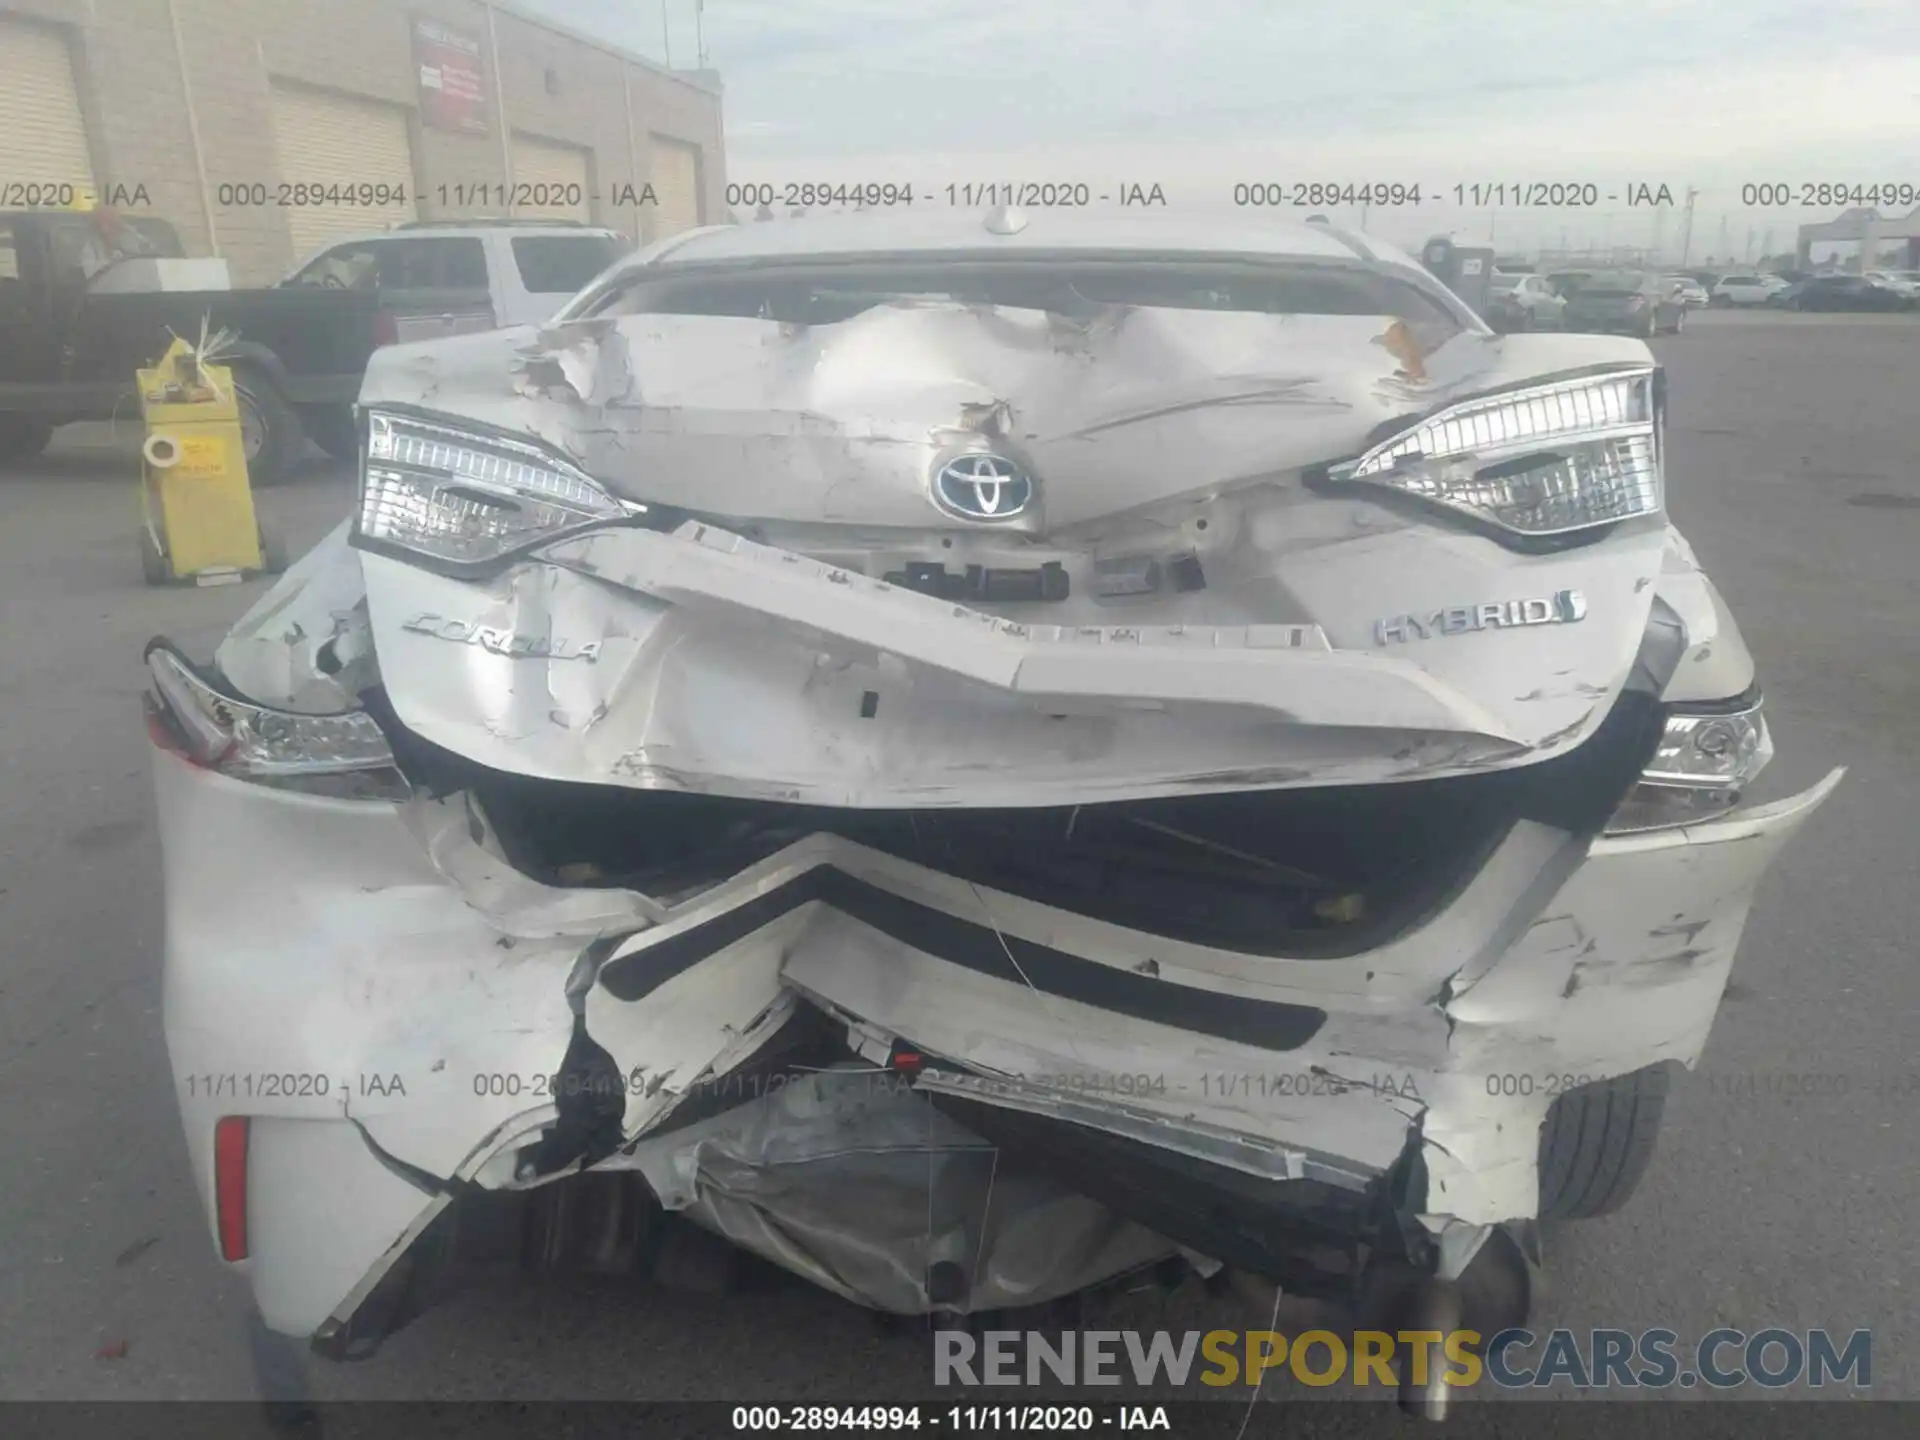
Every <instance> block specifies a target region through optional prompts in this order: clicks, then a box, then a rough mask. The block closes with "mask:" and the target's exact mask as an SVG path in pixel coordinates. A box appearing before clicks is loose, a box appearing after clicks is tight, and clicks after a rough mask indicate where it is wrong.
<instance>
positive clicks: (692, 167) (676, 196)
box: [651, 135, 700, 240]
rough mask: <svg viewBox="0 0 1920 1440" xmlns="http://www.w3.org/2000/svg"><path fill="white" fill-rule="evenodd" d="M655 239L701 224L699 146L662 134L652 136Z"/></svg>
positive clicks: (662, 238)
mask: <svg viewBox="0 0 1920 1440" xmlns="http://www.w3.org/2000/svg"><path fill="white" fill-rule="evenodd" d="M651 141H652V148H653V193H654V197H655V198H656V199H657V200H658V201H659V202H660V205H659V208H658V209H657V210H656V211H655V212H654V231H653V238H654V239H655V240H664V239H666V238H667V236H669V235H678V234H679V233H680V232H681V231H682V230H691V229H693V227H694V226H696V225H698V224H699V223H700V148H699V147H698V146H697V145H689V144H687V142H686V141H684V140H669V139H668V138H667V137H666V136H664V135H655V136H652V137H651Z"/></svg>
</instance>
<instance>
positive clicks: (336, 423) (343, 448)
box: [300, 405, 360, 460]
mask: <svg viewBox="0 0 1920 1440" xmlns="http://www.w3.org/2000/svg"><path fill="white" fill-rule="evenodd" d="M300 423H301V424H302V425H303V426H304V427H305V428H306V432H307V435H308V438H310V439H311V440H312V441H313V443H314V444H316V445H318V446H319V447H320V448H321V449H322V450H324V451H326V452H327V454H328V455H329V456H331V457H332V458H333V459H335V460H354V459H357V458H359V454H360V427H359V426H357V425H355V424H354V423H353V410H352V408H351V407H350V406H346V405H321V406H314V407H311V408H309V409H306V410H303V411H301V412H300Z"/></svg>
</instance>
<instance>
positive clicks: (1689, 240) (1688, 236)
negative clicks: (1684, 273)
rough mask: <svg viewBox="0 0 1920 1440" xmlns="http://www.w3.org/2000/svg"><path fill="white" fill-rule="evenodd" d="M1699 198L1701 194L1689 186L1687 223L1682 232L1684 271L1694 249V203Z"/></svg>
mask: <svg viewBox="0 0 1920 1440" xmlns="http://www.w3.org/2000/svg"><path fill="white" fill-rule="evenodd" d="M1699 197H1700V192H1699V191H1698V190H1696V189H1694V188H1693V186H1691V185H1689V186H1688V187H1687V216H1686V223H1685V224H1684V225H1683V226H1682V227H1681V230H1680V268H1681V269H1682V270H1684V269H1686V268H1687V254H1688V252H1689V251H1691V250H1692V249H1693V202H1694V201H1695V200H1697V199H1699Z"/></svg>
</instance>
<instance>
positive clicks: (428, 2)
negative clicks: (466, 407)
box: [0, 0, 726, 284]
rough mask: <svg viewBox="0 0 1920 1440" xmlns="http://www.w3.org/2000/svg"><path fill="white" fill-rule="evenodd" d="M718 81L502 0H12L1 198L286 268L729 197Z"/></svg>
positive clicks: (712, 205) (666, 219) (612, 219)
mask: <svg viewBox="0 0 1920 1440" xmlns="http://www.w3.org/2000/svg"><path fill="white" fill-rule="evenodd" d="M721 135H722V131H721V113H720V85H719V81H718V79H717V77H715V76H714V75H713V74H712V72H709V71H679V70H668V69H665V68H663V67H661V66H659V65H657V64H654V63H652V62H650V61H647V60H645V59H642V58H640V57H639V56H636V55H632V54H629V53H627V52H624V51H621V50H619V49H617V48H615V47H613V46H611V45H607V44H604V43H602V42H600V41H597V40H594V39H592V38H590V37H587V36H585V35H581V34H579V33H576V32H574V31H571V30H569V29H567V28H566V27H564V26H560V25H556V24H554V23H553V22H551V21H548V20H545V19H541V18H537V17H535V16H533V15H531V14H529V13H528V12H525V11H522V10H520V9H517V8H516V7H515V6H513V5H511V4H500V3H485V0H410V3H409V0H0V210H6V209H20V208H26V207H29V206H40V205H58V204H62V203H71V201H72V200H73V198H74V197H75V195H76V194H85V193H88V192H91V193H92V194H93V195H94V196H95V197H96V198H97V199H99V200H101V201H104V202H106V203H110V204H112V205H114V207H115V208H118V209H121V210H124V211H126V212H128V213H146V214H154V215H159V216H161V217H163V218H164V219H166V220H168V221H170V222H171V223H172V224H173V225H174V227H175V228H176V229H177V230H178V231H179V233H180V235H181V238H182V240H183V241H184V242H185V244H186V247H187V250H188V253H189V254H197V255H220V256H224V257H226V259H227V261H228V263H229V266H230V268H231V270H232V273H233V277H234V281H235V283H237V284H261V283H271V282H272V281H275V280H277V279H279V278H281V277H282V276H284V275H285V274H286V273H287V272H288V271H289V270H290V269H291V268H292V266H293V265H294V263H295V262H296V261H297V260H298V259H300V258H301V257H303V256H305V255H307V254H310V253H311V252H312V251H314V250H315V249H317V248H319V247H320V246H322V245H324V244H326V243H328V242H329V241H331V240H333V239H336V238H338V237H340V236H342V235H347V234H353V233H356V232H362V231H367V230H381V229H385V228H386V227H387V226H389V225H392V224H394V223H397V222H401V221H408V220H434V219H443V218H451V217H477V216H503V215H508V214H512V215H514V216H517V217H536V216H538V217H546V216H553V217H567V218H576V219H580V220H583V221H590V222H592V223H596V224H601V225H606V226H608V227H610V228H612V229H616V230H619V231H622V232H623V233H625V234H627V235H630V236H632V237H633V238H634V239H635V240H636V241H639V242H643V243H644V242H648V241H652V240H655V239H658V238H660V237H662V236H665V235H670V234H673V233H675V232H677V231H680V230H684V229H687V228H689V227H691V226H694V225H698V224H702V223H706V222H709V221H712V220H714V219H717V218H720V217H722V216H724V215H725V213H726V211H725V209H724V207H723V205H722V203H721V200H722V196H723V194H724V191H725V185H726V174H725V164H724V160H723V156H722V148H721Z"/></svg>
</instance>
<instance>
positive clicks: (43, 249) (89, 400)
mask: <svg viewBox="0 0 1920 1440" xmlns="http://www.w3.org/2000/svg"><path fill="white" fill-rule="evenodd" d="M109 240H110V243H109ZM183 254H184V252H183V250H182V249H181V246H180V237H179V236H178V235H177V234H176V233H175V232H174V230H173V227H172V226H170V225H168V224H167V223H166V222H165V221H163V220H157V219H148V218H145V217H126V218H123V219H120V220H119V221H118V223H117V225H114V226H111V228H104V227H103V225H102V222H101V221H100V219H99V217H98V215H97V214H95V215H87V214H79V213H75V212H71V211H47V210H39V211H11V212H9V211H0V464H5V463H7V462H8V461H17V460H20V459H24V458H28V457H31V456H33V455H36V454H38V453H39V452H40V451H41V450H42V449H44V448H45V447H46V444H47V441H48V440H49V439H50V438H51V436H52V434H53V432H54V430H55V429H56V428H57V427H58V426H61V425H64V424H68V423H69V422H72V421H76V420H108V419H115V418H119V419H123V420H132V421H134V422H135V423H137V422H138V419H139V413H140V412H139V401H138V398H137V396H136V394H135V388H134V383H135V382H134V372H135V371H136V370H138V369H140V368H141V367H142V366H146V365H150V364H152V363H153V362H154V361H155V360H157V359H158V358H159V357H160V355H161V354H162V353H163V352H164V351H165V350H166V348H167V346H168V345H169V344H171V343H172V337H173V335H175V334H178V335H182V336H185V337H187V338H189V339H194V340H197V339H198V338H199V336H200V334H201V331H202V326H203V324H204V326H205V328H206V330H207V332H208V333H209V334H211V333H213V332H216V331H220V330H227V331H230V332H232V334H233V335H234V336H235V337H237V338H236V339H235V340H234V341H233V343H232V344H231V345H230V346H229V347H228V355H229V357H230V358H229V359H228V360H227V362H226V363H228V364H230V365H231V366H232V367H233V375H234V388H235V390H236V392H237V393H238V398H239V401H240V413H241V423H242V427H243V429H244V431H245V434H246V445H247V463H248V470H249V472H250V474H251V475H252V477H253V479H254V480H255V481H256V482H258V483H263V484H271V483H272V482H273V481H275V480H277V479H279V478H280V477H281V476H282V475H283V474H284V473H285V471H286V470H287V469H288V467H289V466H290V465H291V463H292V461H293V460H294V459H295V457H296V456H297V455H298V454H299V452H300V445H301V439H302V436H303V435H305V436H310V437H311V438H312V439H313V440H315V441H316V442H318V443H319V444H320V446H321V447H322V448H323V449H325V450H327V451H329V452H330V453H334V454H340V455H344V454H347V453H350V451H351V447H352V445H353V438H352V426H351V423H350V416H351V407H352V405H353V401H354V398H355V397H356V396H357V395H358V394H359V391H360V380H361V377H362V375H363V374H364V373H365V371H366V367H367V361H368V359H369V358H370V357H371V356H372V354H373V352H374V351H375V350H376V349H377V348H378V347H379V346H380V345H382V344H385V343H389V342H391V341H392V340H394V339H396V338H398V332H397V327H396V321H395V318H394V316H393V315H392V314H391V313H390V312H389V311H387V310H386V309H385V308H383V299H382V297H381V295H380V294H379V293H378V292H368V291H355V290H348V289H330V288H321V287H315V286H289V287H284V288H275V289H266V290H208V291H152V292H140V291H131V292H125V293H122V292H119V291H112V292H111V293H103V292H102V291H101V290H100V289H99V287H100V284H101V281H102V277H103V275H104V273H105V271H106V270H109V269H111V268H112V267H113V266H115V265H120V264H127V263H131V262H135V261H137V260H139V259H142V258H145V257H155V258H172V257H180V256H182V255H183Z"/></svg>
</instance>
